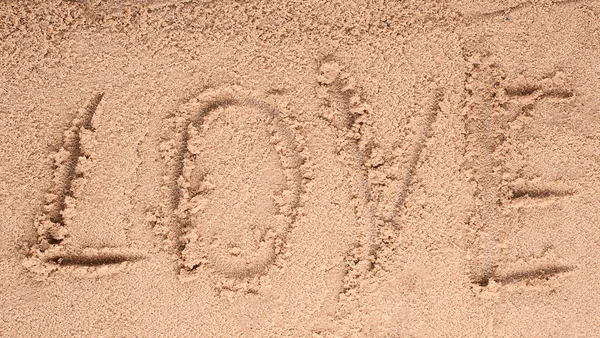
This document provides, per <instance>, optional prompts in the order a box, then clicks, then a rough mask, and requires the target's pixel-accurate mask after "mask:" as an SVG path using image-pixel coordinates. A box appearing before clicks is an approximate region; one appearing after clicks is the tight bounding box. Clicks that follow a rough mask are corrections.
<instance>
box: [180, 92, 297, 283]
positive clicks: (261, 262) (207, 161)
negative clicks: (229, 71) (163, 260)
mask: <svg viewBox="0 0 600 338" xmlns="http://www.w3.org/2000/svg"><path fill="white" fill-rule="evenodd" d="M183 110H184V113H186V114H187V119H186V122H185V123H184V127H183V129H182V131H181V133H182V134H181V136H182V137H181V140H182V149H181V154H182V156H180V158H181V159H182V162H183V163H182V166H181V169H180V171H181V177H180V178H179V183H178V184H179V189H178V190H179V191H178V194H179V203H178V207H177V215H178V216H177V217H178V218H179V223H180V224H181V225H182V226H183V230H182V232H183V242H184V243H183V245H184V246H185V248H184V249H183V251H182V259H183V266H184V268H185V269H188V270H195V269H198V268H199V267H211V268H213V269H214V270H217V271H218V272H219V273H221V274H223V275H225V276H227V277H236V278H244V277H252V276H256V275H260V274H264V273H265V272H266V270H267V268H268V267H269V266H270V265H271V264H272V263H273V262H274V261H275V259H276V257H277V255H278V254H279V253H281V251H282V250H283V249H284V246H285V241H286V237H287V233H288V232H289V229H290V227H291V225H292V223H293V222H294V219H295V217H296V208H297V206H298V204H299V202H300V194H301V191H302V187H301V185H302V175H301V173H300V166H301V164H302V159H301V156H300V154H299V153H298V151H297V149H296V144H295V141H294V136H293V133H292V132H291V130H290V129H289V128H288V127H287V126H286V125H285V124H284V123H283V122H282V121H281V119H280V117H279V111H278V110H276V109H275V108H273V107H272V106H270V105H268V104H266V103H265V102H263V101H261V100H258V99H256V98H254V97H253V96H252V95H251V94H249V93H248V92H245V91H244V90H242V89H241V88H239V87H229V88H225V89H220V90H210V91H207V92H204V93H203V94H201V95H200V96H199V97H198V98H196V99H194V100H192V101H191V102H190V103H188V104H186V105H185V106H184V109H183Z"/></svg>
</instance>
